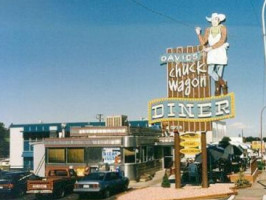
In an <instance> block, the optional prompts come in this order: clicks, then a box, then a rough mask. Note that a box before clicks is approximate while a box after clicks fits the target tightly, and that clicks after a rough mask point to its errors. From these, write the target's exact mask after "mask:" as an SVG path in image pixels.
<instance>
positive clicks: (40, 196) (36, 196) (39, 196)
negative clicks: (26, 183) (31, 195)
mask: <svg viewBox="0 0 266 200" xmlns="http://www.w3.org/2000/svg"><path fill="white" fill-rule="evenodd" d="M35 198H36V199H44V196H43V195H42V194H35Z"/></svg>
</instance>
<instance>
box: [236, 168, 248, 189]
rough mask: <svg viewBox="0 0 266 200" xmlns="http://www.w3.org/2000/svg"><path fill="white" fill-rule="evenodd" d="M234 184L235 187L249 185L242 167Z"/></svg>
mask: <svg viewBox="0 0 266 200" xmlns="http://www.w3.org/2000/svg"><path fill="white" fill-rule="evenodd" d="M235 185H236V186H237V187H245V186H250V185H251V184H250V182H249V181H248V180H247V179H245V177H244V172H243V170H242V169H240V172H239V177H238V179H237V181H236V183H235Z"/></svg>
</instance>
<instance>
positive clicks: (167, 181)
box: [161, 172, 171, 187]
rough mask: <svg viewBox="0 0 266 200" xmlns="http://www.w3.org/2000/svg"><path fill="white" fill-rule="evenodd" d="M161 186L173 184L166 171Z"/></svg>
mask: <svg viewBox="0 0 266 200" xmlns="http://www.w3.org/2000/svg"><path fill="white" fill-rule="evenodd" d="M161 186H162V187H171V184H170V181H169V179H168V175H167V173H166V172H165V174H164V176H163V181H162V183H161Z"/></svg>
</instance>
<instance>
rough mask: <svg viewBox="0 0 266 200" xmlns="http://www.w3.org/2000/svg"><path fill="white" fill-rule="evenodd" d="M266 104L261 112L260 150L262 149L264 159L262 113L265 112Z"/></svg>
mask: <svg viewBox="0 0 266 200" xmlns="http://www.w3.org/2000/svg"><path fill="white" fill-rule="evenodd" d="M265 108H266V106H264V107H263V108H262V109H261V113H260V145H261V146H260V150H261V159H263V157H262V143H263V137H262V114H263V111H264V110H265Z"/></svg>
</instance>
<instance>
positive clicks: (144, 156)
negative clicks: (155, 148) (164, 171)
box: [141, 146, 147, 162]
mask: <svg viewBox="0 0 266 200" xmlns="http://www.w3.org/2000/svg"><path fill="white" fill-rule="evenodd" d="M141 161H142V162H146V161H147V148H146V146H142V147H141Z"/></svg>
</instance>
